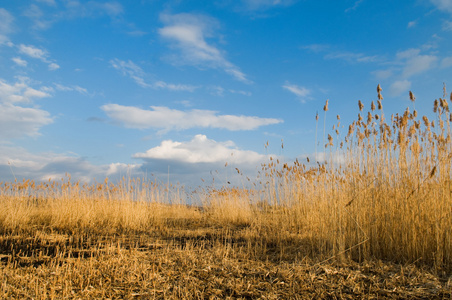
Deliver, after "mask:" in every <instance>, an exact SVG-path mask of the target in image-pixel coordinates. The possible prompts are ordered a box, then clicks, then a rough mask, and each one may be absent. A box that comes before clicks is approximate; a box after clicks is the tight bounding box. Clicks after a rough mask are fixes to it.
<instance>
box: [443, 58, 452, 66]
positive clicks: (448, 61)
mask: <svg viewBox="0 0 452 300" xmlns="http://www.w3.org/2000/svg"><path fill="white" fill-rule="evenodd" d="M450 67H452V56H449V57H445V58H443V59H442V60H441V68H444V69H445V68H450Z"/></svg>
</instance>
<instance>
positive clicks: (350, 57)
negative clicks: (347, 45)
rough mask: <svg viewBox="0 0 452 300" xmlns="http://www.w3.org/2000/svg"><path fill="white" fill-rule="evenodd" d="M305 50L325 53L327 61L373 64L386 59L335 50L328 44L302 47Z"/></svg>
mask: <svg viewBox="0 0 452 300" xmlns="http://www.w3.org/2000/svg"><path fill="white" fill-rule="evenodd" d="M300 48H301V49H303V50H309V51H312V52H314V53H322V52H323V53H325V55H324V58H325V59H341V60H345V61H347V62H349V63H372V62H379V61H383V60H384V58H383V57H381V56H379V55H371V56H369V55H366V54H364V53H355V52H350V51H340V50H335V49H334V48H333V47H332V46H331V45H327V44H311V45H304V46H301V47H300Z"/></svg>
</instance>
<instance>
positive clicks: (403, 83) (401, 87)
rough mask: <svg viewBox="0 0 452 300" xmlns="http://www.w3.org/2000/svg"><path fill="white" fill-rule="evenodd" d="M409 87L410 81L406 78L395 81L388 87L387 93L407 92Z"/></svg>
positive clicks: (394, 94) (399, 93)
mask: <svg viewBox="0 0 452 300" xmlns="http://www.w3.org/2000/svg"><path fill="white" fill-rule="evenodd" d="M410 88H411V82H410V81H408V80H406V79H405V80H398V81H395V82H394V83H393V84H391V86H390V87H389V93H390V94H391V96H400V95H401V94H402V93H405V92H408V91H409V89H410Z"/></svg>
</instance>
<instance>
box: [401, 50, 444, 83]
mask: <svg viewBox="0 0 452 300" xmlns="http://www.w3.org/2000/svg"><path fill="white" fill-rule="evenodd" d="M396 58H397V59H398V60H399V61H401V62H402V63H403V64H404V67H403V71H402V76H403V77H405V78H408V77H411V76H413V75H416V74H419V73H423V72H425V71H427V70H429V69H431V68H433V67H434V66H435V65H436V62H437V61H438V57H437V56H435V55H421V54H420V49H408V50H405V51H400V52H397V54H396Z"/></svg>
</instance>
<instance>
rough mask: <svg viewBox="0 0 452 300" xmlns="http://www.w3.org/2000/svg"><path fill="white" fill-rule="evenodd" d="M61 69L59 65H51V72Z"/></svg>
mask: <svg viewBox="0 0 452 300" xmlns="http://www.w3.org/2000/svg"><path fill="white" fill-rule="evenodd" d="M59 68H60V66H59V65H58V64H56V63H50V64H49V70H50V71H55V70H58V69H59Z"/></svg>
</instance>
